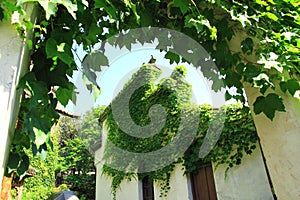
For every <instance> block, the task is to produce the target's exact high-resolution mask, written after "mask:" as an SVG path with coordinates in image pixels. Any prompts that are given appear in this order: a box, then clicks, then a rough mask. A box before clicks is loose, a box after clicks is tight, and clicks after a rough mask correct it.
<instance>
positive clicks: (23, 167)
mask: <svg viewBox="0 0 300 200" xmlns="http://www.w3.org/2000/svg"><path fill="white" fill-rule="evenodd" d="M28 167H29V158H28V156H27V155H23V156H22V161H21V163H20V166H19V167H18V169H17V175H18V176H19V177H20V179H22V178H23V177H24V176H25V175H26V172H27V170H28Z"/></svg>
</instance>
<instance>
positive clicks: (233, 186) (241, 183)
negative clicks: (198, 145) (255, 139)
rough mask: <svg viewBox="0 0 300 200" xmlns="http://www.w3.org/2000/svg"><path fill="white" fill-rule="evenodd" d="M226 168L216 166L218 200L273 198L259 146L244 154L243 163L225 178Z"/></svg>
mask: <svg viewBox="0 0 300 200" xmlns="http://www.w3.org/2000/svg"><path fill="white" fill-rule="evenodd" d="M257 146H258V145H257ZM226 168H227V166H218V167H217V169H215V166H214V178H215V185H216V191H217V196H218V200H271V199H273V196H272V193H271V188H270V186H269V182H268V177H267V174H266V170H265V166H264V163H263V159H262V155H261V152H260V148H259V146H258V147H257V148H256V149H255V150H254V151H253V153H252V154H251V155H245V156H244V158H243V159H242V164H241V165H239V166H235V167H233V168H231V169H229V171H228V172H227V177H226V179H225V170H226Z"/></svg>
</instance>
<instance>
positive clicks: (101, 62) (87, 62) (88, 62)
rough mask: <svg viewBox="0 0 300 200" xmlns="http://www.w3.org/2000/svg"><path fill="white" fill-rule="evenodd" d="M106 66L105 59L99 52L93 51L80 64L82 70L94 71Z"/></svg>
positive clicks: (106, 61) (106, 60)
mask: <svg viewBox="0 0 300 200" xmlns="http://www.w3.org/2000/svg"><path fill="white" fill-rule="evenodd" d="M108 64H109V63H108V59H107V57H106V56H105V55H104V53H102V52H100V51H95V52H92V53H91V54H90V55H87V56H86V57H85V58H84V59H83V62H82V66H83V67H84V68H87V69H89V70H90V69H93V70H94V71H101V66H108Z"/></svg>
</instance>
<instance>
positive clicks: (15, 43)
mask: <svg viewBox="0 0 300 200" xmlns="http://www.w3.org/2000/svg"><path fill="white" fill-rule="evenodd" d="M24 9H25V10H26V12H27V15H28V17H30V18H31V19H34V17H35V16H36V12H33V10H34V6H33V4H26V5H24ZM30 35H31V34H29V37H30ZM28 63H29V51H28V48H27V45H26V42H25V41H23V40H21V39H20V37H19V36H18V35H17V32H16V30H15V27H14V26H13V25H11V24H10V23H9V22H0V67H1V72H0V127H1V129H0V137H1V140H0V165H1V168H0V188H1V185H2V178H3V173H4V169H5V165H6V162H7V157H8V147H9V144H10V142H11V139H12V137H13V132H14V128H15V123H16V117H17V114H18V112H19V103H20V99H21V91H17V90H16V87H17V84H18V81H19V78H20V76H21V75H23V74H24V72H25V71H26V69H27V68H28Z"/></svg>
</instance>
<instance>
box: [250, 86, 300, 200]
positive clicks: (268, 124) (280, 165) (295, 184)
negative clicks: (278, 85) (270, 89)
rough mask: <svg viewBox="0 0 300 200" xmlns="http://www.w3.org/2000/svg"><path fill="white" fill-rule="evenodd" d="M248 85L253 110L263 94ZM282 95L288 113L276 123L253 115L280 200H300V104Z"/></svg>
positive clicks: (278, 118) (280, 113)
mask: <svg viewBox="0 0 300 200" xmlns="http://www.w3.org/2000/svg"><path fill="white" fill-rule="evenodd" d="M245 86H246V87H245V91H246V94H247V98H248V101H249V105H250V106H251V109H252V111H253V106H252V105H253V103H254V102H255V99H256V97H257V96H258V95H259V92H258V91H257V89H255V88H251V87H249V85H245ZM278 94H279V95H281V96H282V97H283V100H284V105H285V107H286V112H276V114H275V118H274V119H273V121H271V120H270V119H268V118H267V117H266V116H265V115H264V114H262V113H261V114H259V115H253V116H254V117H253V119H254V122H255V126H256V129H257V132H258V136H259V138H260V141H261V146H262V151H263V153H264V156H265V158H266V164H267V167H268V169H269V173H270V177H271V181H272V184H273V186H274V190H275V194H276V196H277V198H278V199H279V200H281V199H282V200H285V199H291V200H294V199H300V159H299V155H300V101H299V100H296V99H293V98H292V97H290V96H289V95H286V94H282V93H281V92H278ZM270 103H272V102H270Z"/></svg>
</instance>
